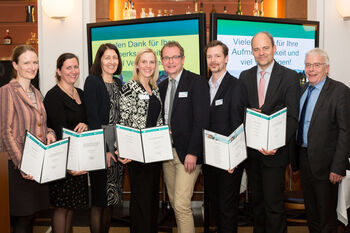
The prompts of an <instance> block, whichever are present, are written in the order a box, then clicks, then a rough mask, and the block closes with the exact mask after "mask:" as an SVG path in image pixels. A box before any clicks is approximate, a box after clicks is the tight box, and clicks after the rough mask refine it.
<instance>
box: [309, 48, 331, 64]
mask: <svg viewBox="0 0 350 233" xmlns="http://www.w3.org/2000/svg"><path fill="white" fill-rule="evenodd" d="M310 55H319V56H321V57H322V58H323V61H324V63H325V64H326V65H327V66H329V57H328V54H327V52H326V51H324V50H323V49H320V48H314V49H311V50H310V51H309V52H307V53H306V54H305V60H306V58H307V57H308V56H310Z"/></svg>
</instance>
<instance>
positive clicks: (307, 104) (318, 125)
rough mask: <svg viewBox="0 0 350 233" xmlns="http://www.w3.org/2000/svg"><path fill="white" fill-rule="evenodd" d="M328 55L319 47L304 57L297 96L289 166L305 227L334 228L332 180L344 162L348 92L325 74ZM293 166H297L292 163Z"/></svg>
mask: <svg viewBox="0 0 350 233" xmlns="http://www.w3.org/2000/svg"><path fill="white" fill-rule="evenodd" d="M328 72H329V58H328V55H327V53H326V52H325V51H323V50H322V49H319V48H315V49H312V50H310V51H309V52H308V53H307V54H306V56H305V74H306V77H307V79H308V83H306V84H305V85H304V86H303V87H302V95H301V98H300V114H299V128H298V133H297V144H298V145H299V155H298V158H297V159H296V160H295V161H296V162H298V163H296V164H292V165H294V166H293V168H294V169H298V168H299V169H300V179H301V186H302V189H303V195H304V201H305V207H306V216H307V220H308V227H309V231H310V232H311V233H313V232H329V233H331V232H334V233H336V232H337V214H336V208H337V198H338V184H339V182H340V181H341V180H342V178H343V177H344V176H345V171H346V167H347V165H348V163H349V161H348V156H349V154H350V151H349V138H350V135H349V133H350V124H349V118H350V106H349V103H350V95H349V88H348V87H347V86H345V85H344V84H343V83H340V82H338V81H335V80H333V79H331V78H329V77H328ZM298 165H299V166H298Z"/></svg>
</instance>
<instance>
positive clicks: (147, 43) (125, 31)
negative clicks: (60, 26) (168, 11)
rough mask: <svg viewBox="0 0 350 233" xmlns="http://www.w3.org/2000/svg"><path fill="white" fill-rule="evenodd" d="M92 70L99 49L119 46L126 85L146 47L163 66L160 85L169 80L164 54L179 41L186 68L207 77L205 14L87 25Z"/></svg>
mask: <svg viewBox="0 0 350 233" xmlns="http://www.w3.org/2000/svg"><path fill="white" fill-rule="evenodd" d="M87 32H88V55H89V67H91V64H92V63H93V60H94V58H95V54H96V52H97V50H98V48H99V46H100V45H101V44H103V43H112V44H114V45H116V46H117V48H118V50H119V52H120V55H121V59H122V65H123V69H122V74H121V76H120V77H119V78H120V79H121V80H122V81H123V82H126V81H128V80H130V79H131V78H132V70H133V64H134V60H135V57H136V54H137V52H138V51H139V50H140V49H142V48H145V47H148V48H151V49H153V50H154V51H155V52H156V54H157V58H158V62H159V71H160V75H159V79H158V82H159V81H161V80H163V79H165V78H166V77H167V74H166V73H165V72H164V69H163V66H162V65H161V61H160V51H161V49H162V47H163V45H164V44H165V43H166V42H167V41H172V40H174V41H178V42H179V43H180V44H181V46H182V47H183V48H184V51H185V64H184V68H185V69H188V70H191V71H192V72H194V73H197V74H201V75H204V74H205V61H204V54H203V53H202V51H203V48H204V46H205V43H206V38H205V36H206V34H205V14H203V13H202V14H191V15H175V16H165V17H153V18H144V19H133V20H120V21H113V22H105V23H93V24H88V25H87Z"/></svg>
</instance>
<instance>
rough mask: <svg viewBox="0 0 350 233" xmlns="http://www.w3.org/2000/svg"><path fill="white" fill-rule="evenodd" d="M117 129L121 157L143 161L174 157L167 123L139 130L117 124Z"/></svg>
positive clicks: (156, 160) (148, 161) (150, 161)
mask: <svg viewBox="0 0 350 233" xmlns="http://www.w3.org/2000/svg"><path fill="white" fill-rule="evenodd" d="M116 130H117V144H118V152H119V156H120V157H121V158H127V159H131V160H135V161H138V162H142V163H152V162H158V161H165V160H171V159H173V158H174V156H173V151H172V146H171V139H170V134H169V128H168V126H167V125H163V126H158V127H152V128H146V129H141V130H139V129H135V128H131V127H127V126H123V125H118V124H117V125H116Z"/></svg>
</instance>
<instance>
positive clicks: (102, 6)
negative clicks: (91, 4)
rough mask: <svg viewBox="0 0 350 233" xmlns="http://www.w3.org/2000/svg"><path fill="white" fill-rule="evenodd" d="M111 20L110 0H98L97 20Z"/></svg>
mask: <svg viewBox="0 0 350 233" xmlns="http://www.w3.org/2000/svg"><path fill="white" fill-rule="evenodd" d="M105 21H109V0H96V22H105Z"/></svg>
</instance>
